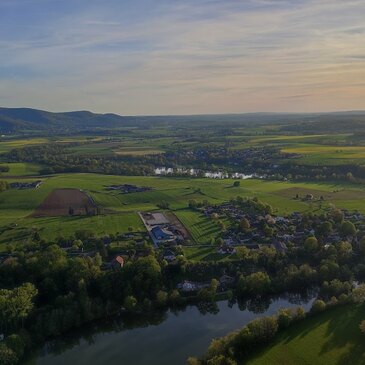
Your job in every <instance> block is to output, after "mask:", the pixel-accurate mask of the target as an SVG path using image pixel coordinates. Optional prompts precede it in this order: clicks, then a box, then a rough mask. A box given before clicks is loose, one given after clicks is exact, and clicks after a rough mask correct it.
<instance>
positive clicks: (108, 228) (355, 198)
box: [0, 173, 365, 244]
mask: <svg viewBox="0 0 365 365" xmlns="http://www.w3.org/2000/svg"><path fill="white" fill-rule="evenodd" d="M4 179H6V178H5V177H4ZM41 179H42V180H43V184H42V185H41V186H40V187H39V188H38V189H31V190H28V189H24V190H15V189H10V190H7V191H4V192H2V193H0V229H1V230H0V232H2V233H0V242H2V243H6V242H7V241H9V240H10V241H12V240H14V242H21V241H22V239H23V238H22V235H21V234H19V232H22V229H25V230H28V229H30V228H37V229H39V230H40V235H41V237H42V238H45V239H46V238H50V237H55V236H58V235H69V234H72V232H73V230H75V229H84V228H87V229H89V230H92V231H94V232H95V233H97V234H105V233H107V232H109V233H113V232H117V231H119V232H121V231H126V229H127V228H128V226H130V225H131V226H135V227H136V228H138V229H142V230H143V229H144V228H143V226H142V224H141V223H140V222H139V220H140V219H139V217H138V214H137V213H138V211H153V210H157V209H159V208H158V206H157V205H158V204H159V203H161V202H168V203H169V208H170V209H171V210H172V211H174V212H175V214H176V216H177V217H178V219H179V220H180V221H181V222H182V223H183V224H184V225H185V226H186V228H187V229H188V231H189V232H190V234H191V235H192V237H193V239H194V241H195V242H196V243H198V244H207V243H208V244H209V243H211V241H212V239H214V238H215V237H217V235H218V234H219V228H218V226H217V225H216V224H215V223H214V222H212V221H210V220H208V219H207V218H205V217H204V216H202V215H201V214H200V213H198V212H194V211H192V210H189V209H187V206H188V202H189V200H191V199H195V200H197V201H201V200H208V201H209V202H210V203H211V204H219V203H222V202H225V201H228V200H229V199H231V198H234V197H236V196H242V197H254V196H256V197H258V198H259V199H260V200H262V201H264V202H267V203H269V204H271V205H272V206H273V207H274V208H275V213H276V214H281V215H285V214H288V213H291V212H293V211H300V212H305V211H309V210H311V211H318V212H319V211H320V210H323V209H326V208H327V207H328V206H329V205H330V204H333V205H336V206H337V207H339V208H347V209H350V210H356V209H358V210H359V211H361V212H363V213H365V204H364V202H365V188H363V187H362V186H360V185H353V184H350V183H342V184H340V183H333V184H331V183H291V182H275V181H263V180H242V181H241V184H240V186H239V187H233V186H232V185H233V180H230V179H227V180H214V179H191V178H168V177H141V176H136V177H133V176H111V175H98V174H82V173H77V174H60V175H53V176H50V177H41ZM6 180H7V181H8V182H12V181H16V178H14V177H12V178H7V179H6ZM22 181H34V179H29V178H28V179H26V178H23V179H22ZM112 184H135V185H142V186H149V187H152V188H154V190H151V191H145V192H141V193H131V194H121V193H119V192H115V191H109V190H107V189H106V188H107V187H108V186H109V185H112ZM70 188H71V189H80V190H82V191H84V192H85V193H87V194H88V195H90V196H91V197H92V199H93V201H94V202H95V203H96V205H97V206H98V207H100V208H101V210H102V212H103V215H101V216H96V217H84V218H82V219H81V218H79V217H52V218H30V216H31V214H32V213H33V212H34V211H35V210H36V209H37V207H39V206H40V205H41V203H42V202H43V201H44V199H45V198H46V197H47V195H48V194H50V193H51V192H52V191H53V190H54V189H70ZM313 192H314V193H315V195H319V194H320V195H323V196H324V198H325V199H324V201H317V200H316V201H313V202H307V201H303V200H301V199H295V195H296V193H298V194H299V195H300V196H302V195H303V196H304V195H305V194H306V193H313ZM112 212H115V213H123V214H125V215H123V214H120V215H118V214H114V213H112ZM124 218H125V220H124ZM126 222H131V223H126ZM12 224H17V227H18V228H17V230H8V229H5V230H4V227H5V228H6V227H8V226H9V225H12ZM80 227H81V228H80Z"/></svg>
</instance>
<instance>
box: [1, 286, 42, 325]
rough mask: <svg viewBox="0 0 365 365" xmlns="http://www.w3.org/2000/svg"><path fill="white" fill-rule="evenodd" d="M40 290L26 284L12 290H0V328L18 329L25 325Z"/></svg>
mask: <svg viewBox="0 0 365 365" xmlns="http://www.w3.org/2000/svg"><path fill="white" fill-rule="evenodd" d="M37 294H38V290H37V289H36V287H35V286H34V285H33V284H30V283H25V284H22V285H21V286H19V287H17V288H14V289H12V290H8V289H1V290H0V326H5V327H7V326H9V325H10V326H13V327H16V326H17V325H18V324H19V323H20V322H21V323H22V324H23V322H24V320H25V319H26V318H27V317H28V315H29V313H30V312H31V310H32V309H33V306H34V298H35V296H36V295H37Z"/></svg>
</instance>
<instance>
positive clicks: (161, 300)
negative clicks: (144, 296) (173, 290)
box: [156, 290, 168, 307]
mask: <svg viewBox="0 0 365 365" xmlns="http://www.w3.org/2000/svg"><path fill="white" fill-rule="evenodd" d="M167 298H168V295H167V293H166V292H165V291H163V290H159V291H158V292H157V294H156V304H157V305H158V306H159V307H164V306H165V305H166V303H167Z"/></svg>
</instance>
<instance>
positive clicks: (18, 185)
mask: <svg viewBox="0 0 365 365" xmlns="http://www.w3.org/2000/svg"><path fill="white" fill-rule="evenodd" d="M42 182H43V181H42V180H37V181H32V182H23V181H22V182H12V183H10V188H11V189H37V188H39V187H40V186H41V184H42Z"/></svg>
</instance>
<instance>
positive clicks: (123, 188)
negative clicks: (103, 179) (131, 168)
mask: <svg viewBox="0 0 365 365" xmlns="http://www.w3.org/2000/svg"><path fill="white" fill-rule="evenodd" d="M107 190H114V191H119V192H121V193H122V194H130V193H142V192H144V191H150V190H152V188H150V187H148V186H137V185H130V184H122V185H110V186H108V187H107Z"/></svg>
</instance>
